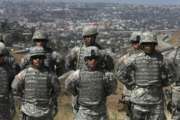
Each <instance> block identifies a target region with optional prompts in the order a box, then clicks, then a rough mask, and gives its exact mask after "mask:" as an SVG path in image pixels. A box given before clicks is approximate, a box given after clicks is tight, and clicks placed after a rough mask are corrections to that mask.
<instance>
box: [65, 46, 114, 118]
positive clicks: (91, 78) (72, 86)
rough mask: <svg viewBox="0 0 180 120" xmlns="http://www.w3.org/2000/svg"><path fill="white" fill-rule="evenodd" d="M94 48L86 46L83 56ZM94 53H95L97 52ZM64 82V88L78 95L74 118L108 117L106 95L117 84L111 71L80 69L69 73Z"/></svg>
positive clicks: (111, 91)
mask: <svg viewBox="0 0 180 120" xmlns="http://www.w3.org/2000/svg"><path fill="white" fill-rule="evenodd" d="M95 48H96V47H88V48H87V49H86V51H85V54H86V55H85V56H89V51H90V50H94V51H96V50H95ZM87 53H88V55H87ZM95 53H96V55H97V53H98V52H95ZM90 54H91V53H90ZM65 83H66V84H65V87H66V89H67V90H68V91H70V92H71V94H72V95H73V96H78V99H77V101H78V104H79V105H80V106H79V110H78V112H77V113H76V116H75V120H107V119H108V117H107V111H106V97H107V96H108V95H110V94H112V93H113V92H114V91H115V89H116V85H117V84H116V81H115V80H114V79H113V75H112V73H110V72H108V73H104V72H102V71H100V70H95V71H89V70H82V69H81V70H77V71H75V72H74V73H73V74H71V75H70V76H69V78H68V79H67V80H66V82H65Z"/></svg>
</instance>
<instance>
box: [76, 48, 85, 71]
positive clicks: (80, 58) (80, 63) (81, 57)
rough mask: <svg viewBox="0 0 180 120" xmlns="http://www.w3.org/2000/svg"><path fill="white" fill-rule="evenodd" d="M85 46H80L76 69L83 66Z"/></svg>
mask: <svg viewBox="0 0 180 120" xmlns="http://www.w3.org/2000/svg"><path fill="white" fill-rule="evenodd" d="M85 49H86V47H80V51H79V54H78V59H77V65H76V69H80V70H81V69H83V68H85V62H84V52H85Z"/></svg>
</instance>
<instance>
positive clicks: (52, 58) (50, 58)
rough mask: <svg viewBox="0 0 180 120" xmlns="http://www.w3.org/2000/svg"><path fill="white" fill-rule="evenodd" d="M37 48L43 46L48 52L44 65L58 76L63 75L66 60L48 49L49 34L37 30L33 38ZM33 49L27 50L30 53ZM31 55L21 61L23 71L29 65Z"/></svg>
mask: <svg viewBox="0 0 180 120" xmlns="http://www.w3.org/2000/svg"><path fill="white" fill-rule="evenodd" d="M32 40H33V42H34V43H35V46H41V47H43V48H44V50H45V52H46V59H45V60H44V65H45V66H46V67H47V68H48V69H49V70H50V71H53V72H55V73H56V74H57V75H61V74H62V72H63V71H64V60H63V58H62V56H60V54H58V53H57V52H56V51H54V50H53V49H52V48H50V47H48V42H49V38H48V35H47V33H45V32H44V31H42V30H37V31H35V33H34V34H33V37H32ZM30 49H31V48H29V49H27V51H26V52H29V50H30ZM29 62H30V61H29V55H27V56H25V57H24V58H23V59H22V60H21V64H20V66H21V69H24V68H25V67H26V66H28V65H30V64H29Z"/></svg>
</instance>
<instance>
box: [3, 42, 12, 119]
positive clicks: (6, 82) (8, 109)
mask: <svg viewBox="0 0 180 120" xmlns="http://www.w3.org/2000/svg"><path fill="white" fill-rule="evenodd" d="M0 55H3V56H2V57H3V59H4V58H5V56H6V47H5V46H3V44H1V43H0ZM3 61H4V62H3V63H0V71H1V72H0V80H1V84H0V87H1V89H0V120H12V119H13V116H12V114H13V113H12V111H13V112H14V106H13V109H12V105H14V103H13V102H14V101H13V100H12V96H11V95H12V94H11V87H10V85H11V82H12V80H13V78H14V76H15V74H14V70H13V68H12V66H10V65H9V64H7V62H6V61H5V59H4V60H3Z"/></svg>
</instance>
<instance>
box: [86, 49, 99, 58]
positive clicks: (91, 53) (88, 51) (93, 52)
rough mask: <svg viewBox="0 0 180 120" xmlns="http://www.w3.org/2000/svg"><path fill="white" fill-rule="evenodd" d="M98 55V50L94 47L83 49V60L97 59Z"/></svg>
mask: <svg viewBox="0 0 180 120" xmlns="http://www.w3.org/2000/svg"><path fill="white" fill-rule="evenodd" d="M99 55H100V53H99V49H98V48H97V47H96V46H89V47H87V48H86V49H85V53H84V58H87V57H98V56H99Z"/></svg>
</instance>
